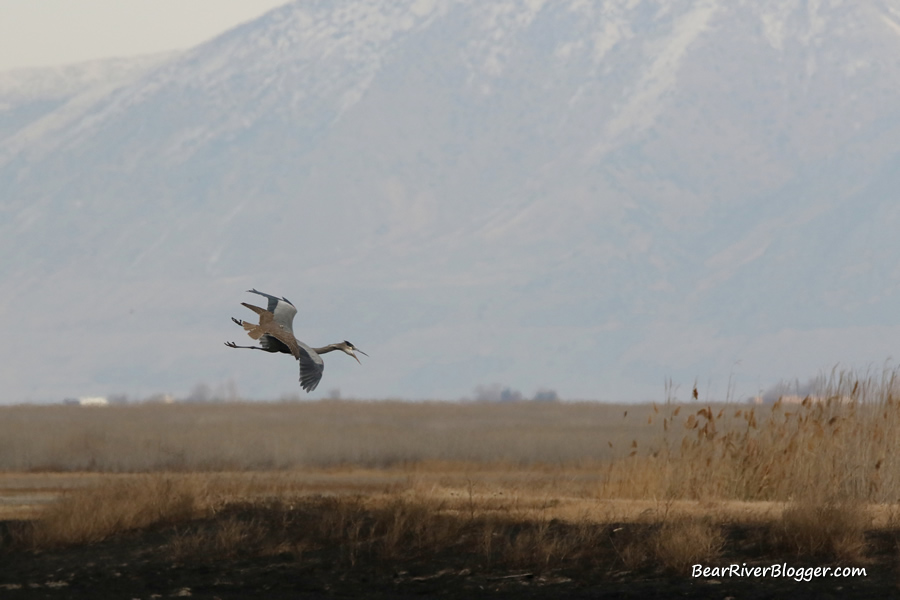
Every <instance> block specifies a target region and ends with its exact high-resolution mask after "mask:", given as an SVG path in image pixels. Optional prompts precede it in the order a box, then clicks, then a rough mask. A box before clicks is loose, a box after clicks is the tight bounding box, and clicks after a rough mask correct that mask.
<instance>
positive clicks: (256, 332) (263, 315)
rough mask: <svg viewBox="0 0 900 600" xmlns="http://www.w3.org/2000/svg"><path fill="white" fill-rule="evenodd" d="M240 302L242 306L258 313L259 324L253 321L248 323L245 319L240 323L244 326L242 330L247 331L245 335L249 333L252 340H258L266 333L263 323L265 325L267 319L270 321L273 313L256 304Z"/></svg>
mask: <svg viewBox="0 0 900 600" xmlns="http://www.w3.org/2000/svg"><path fill="white" fill-rule="evenodd" d="M241 304H243V305H244V306H246V307H247V308H249V309H250V310H252V311H253V312H255V313H256V314H258V315H259V324H258V325H256V324H254V323H248V322H247V321H244V322H243V323H242V324H243V326H244V330H245V331H246V332H247V335H249V336H250V337H251V338H253V339H254V340H258V339H259V338H261V337H262V336H263V335H264V334H265V333H266V331H265V328H264V327H263V325H265V324H267V323H268V322H269V321H271V320H272V318H273V317H274V315H273V314H272V313H271V312H269V311H267V310H266V309H264V308H260V307H258V306H253V305H252V304H247V303H246V302H241Z"/></svg>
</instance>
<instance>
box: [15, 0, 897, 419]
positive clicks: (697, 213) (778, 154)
mask: <svg viewBox="0 0 900 600" xmlns="http://www.w3.org/2000/svg"><path fill="white" fill-rule="evenodd" d="M103 69H105V70H106V71H103V70H102V69H101V67H100V66H99V65H94V66H93V67H90V68H88V67H83V66H81V67H80V66H73V67H69V68H68V70H67V71H66V73H65V74H62V71H63V70H61V69H57V70H49V71H43V70H41V71H28V72H11V73H6V74H0V186H2V187H0V189H2V192H0V194H2V196H0V215H2V221H0V234H2V235H0V251H2V255H0V256H2V258H0V272H2V274H3V277H2V279H0V294H2V296H0V315H2V316H3V318H4V323H5V327H4V333H5V334H6V337H7V339H8V340H16V343H10V344H8V345H7V349H6V350H0V378H2V382H3V389H4V390H5V394H6V395H5V397H4V398H2V400H5V401H17V400H21V399H24V398H35V399H38V398H51V397H56V396H59V397H61V396H64V395H79V394H88V393H108V392H117V391H121V392H128V393H133V394H142V393H150V392H154V391H174V392H176V393H183V392H184V391H186V390H187V389H188V388H189V387H190V386H191V385H192V384H194V383H196V382H200V381H206V382H217V381H225V380H227V379H232V380H233V381H234V382H236V384H237V386H238V389H239V390H240V391H241V392H242V393H243V394H244V395H247V396H250V397H272V396H276V395H278V394H281V393H293V392H295V391H297V390H298V389H299V388H298V387H297V383H296V373H295V372H294V371H295V370H296V364H294V365H293V366H292V364H291V363H290V361H289V360H288V359H286V358H284V357H281V359H280V360H279V358H278V357H266V356H262V357H261V356H256V355H255V354H254V355H250V356H245V355H241V354H240V353H238V352H234V351H229V350H228V349H226V348H224V346H222V344H221V343H222V342H223V341H225V340H229V339H236V338H238V339H239V338H240V337H241V335H242V334H241V331H240V330H236V329H235V328H234V326H233V325H231V324H230V321H229V319H228V317H229V316H241V317H246V316H247V315H242V314H241V311H243V310H244V309H242V308H241V307H240V306H239V305H238V303H239V302H241V301H247V300H248V298H247V297H246V296H245V295H243V294H242V290H245V289H248V288H250V287H256V288H258V289H262V290H264V291H269V292H272V293H277V294H279V295H281V294H283V295H285V296H287V297H288V298H289V299H291V300H292V301H294V303H295V304H297V305H298V308H299V309H300V312H299V314H298V316H297V320H296V323H295V330H296V331H297V334H298V336H299V337H300V338H301V339H304V340H305V341H307V342H309V343H312V344H314V345H322V344H325V343H329V342H333V341H338V340H340V339H350V340H352V341H353V343H354V344H357V345H358V346H359V347H361V348H363V350H365V351H366V352H368V353H369V354H370V355H371V356H372V358H371V360H369V361H367V362H364V365H363V366H362V367H360V366H359V365H356V364H355V363H353V362H352V361H341V360H340V357H331V356H329V357H327V358H328V360H326V365H327V368H326V374H325V378H324V380H323V384H322V386H321V387H322V390H320V391H319V392H317V394H320V393H322V392H325V391H327V390H329V389H331V388H333V387H340V388H341V389H343V390H344V393H345V395H346V394H347V393H349V394H352V395H357V396H364V397H385V396H401V397H437V398H454V397H459V396H462V395H465V394H467V393H470V392H471V391H472V390H473V389H474V388H475V386H476V385H478V384H487V383H491V382H502V383H504V384H507V385H511V386H513V387H516V388H521V389H522V390H524V391H525V393H526V395H528V393H529V392H530V391H531V390H534V389H537V388H538V387H548V388H553V389H556V390H558V392H559V393H560V395H561V396H563V397H568V398H573V397H581V398H602V399H609V400H618V399H626V400H627V399H643V398H659V396H660V395H661V394H662V382H663V379H664V378H665V377H672V378H673V379H674V380H675V381H681V382H683V383H684V384H685V385H687V384H689V383H690V382H692V381H693V379H694V378H697V379H699V380H700V381H701V382H710V384H711V386H712V388H713V391H712V393H714V394H718V395H719V396H722V395H724V394H725V393H726V391H727V390H726V387H727V385H728V383H727V381H728V380H729V378H730V379H731V381H732V382H734V383H735V385H736V386H737V393H753V392H755V391H757V390H758V389H760V388H762V387H768V385H769V384H771V383H772V382H773V381H774V380H777V379H779V378H785V377H788V378H790V377H799V378H805V377H806V376H808V375H810V374H811V373H812V372H815V371H816V370H818V369H821V368H829V367H831V366H833V365H834V364H835V363H838V362H841V363H844V364H851V365H852V364H857V365H866V364H869V363H872V362H874V363H879V364H880V362H881V361H883V360H885V359H887V358H888V357H890V356H891V355H892V353H893V339H896V337H897V336H896V335H892V334H897V333H900V318H898V317H897V311H896V310H895V307H896V305H897V301H898V285H900V267H898V265H900V260H898V258H900V243H898V241H897V236H896V234H895V232H896V231H897V230H898V227H900V203H898V194H897V190H898V189H900V104H898V102H897V100H898V98H900V8H898V7H897V6H896V4H895V3H892V2H887V1H877V0H868V1H859V0H856V1H849V0H848V1H840V0H832V1H830V2H826V1H822V2H813V1H800V0H797V1H789V0H772V1H758V2H726V1H724V0H720V1H715V0H706V1H701V0H694V1H690V2H683V3H671V2H663V1H656V2H653V1H646V0H645V1H642V2H633V1H630V0H629V1H626V0H621V1H606V2H584V1H579V0H572V1H569V2H549V1H543V2H542V1H539V0H530V1H526V0H518V1H516V0H508V1H505V2H500V1H498V2H490V3H484V2H476V1H474V0H471V1H466V0H455V1H444V2H440V1H427V0H406V1H401V0H390V1H388V0H383V1H378V0H366V1H364V0H356V1H346V2H326V1H311V2H306V1H300V2H297V3H294V4H290V5H286V6H283V7H281V8H279V9H276V10H274V11H272V12H270V13H268V14H267V15H265V16H263V17H261V18H260V19H258V20H256V21H253V22H250V23H247V24H245V25H243V26H240V27H238V28H235V29H233V30H231V31H229V32H227V33H226V34H224V35H222V36H220V37H218V38H215V39H213V40H211V41H210V42H208V43H206V44H203V45H201V46H198V47H196V48H194V49H192V50H190V51H187V52H184V53H179V54H177V55H167V56H165V57H150V58H148V59H147V60H145V61H139V62H134V61H122V62H105V63H104V65H103ZM248 354H249V353H248ZM351 363H352V364H351ZM716 386H718V387H716Z"/></svg>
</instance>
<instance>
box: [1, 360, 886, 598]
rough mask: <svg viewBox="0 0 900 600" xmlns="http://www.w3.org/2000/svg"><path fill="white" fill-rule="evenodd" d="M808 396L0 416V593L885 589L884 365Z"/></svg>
mask: <svg viewBox="0 0 900 600" xmlns="http://www.w3.org/2000/svg"><path fill="white" fill-rule="evenodd" d="M819 387H820V389H818V390H817V391H816V392H815V394H812V395H810V396H809V397H806V398H797V399H790V400H791V401H788V400H784V401H779V402H776V403H775V404H768V405H750V404H743V403H727V404H710V403H704V402H700V401H688V402H677V401H674V400H670V401H667V402H661V403H659V404H648V405H610V404H599V403H565V402H560V403H556V402H516V403H502V404H479V403H438V402H434V403H425V402H422V403H409V402H397V401H367V402H363V401H320V402H282V403H222V404H194V405H191V404H171V405H161V404H143V405H123V406H106V407H78V406H26V405H22V406H9V407H4V408H0V563H2V564H3V568H2V569H0V596H3V597H9V598H26V597H27V598H30V597H48V598H53V597H58V598H65V597H94V598H102V597H125V596H123V594H125V595H127V597H131V598H138V597H141V598H144V597H146V598H150V597H173V596H193V597H208V598H223V599H224V598H248V597H260V598H298V597H303V598H324V597H334V596H337V597H340V596H345V597H353V596H362V595H365V596H368V597H372V596H374V597H385V598H388V597H390V598H393V597H428V596H432V595H442V596H445V597H474V596H491V597H517V598H518V597H529V598H543V597H548V598H549V597H584V598H593V597H648V596H650V597H652V596H667V597H668V596H677V595H681V596H693V597H709V598H725V597H729V596H731V597H734V598H747V597H749V598H757V597H758V598H764V597H780V596H783V595H785V594H787V593H790V594H791V595H793V596H799V597H820V596H822V595H823V594H832V595H836V596H837V595H839V596H841V597H855V596H858V597H872V596H875V595H877V596H878V597H887V596H892V595H894V596H895V595H898V593H900V588H898V585H897V584H898V581H900V579H898V566H900V546H898V540H900V453H898V452H897V444H898V442H897V441H898V440H900V379H898V377H897V373H896V372H885V373H881V374H878V375H877V376H869V375H866V376H863V377H857V376H853V375H848V374H846V373H838V374H833V375H832V376H831V377H830V378H828V379H827V380H823V381H822V383H821V385H820V386H819ZM698 564H699V565H702V566H704V567H724V566H728V565H732V564H734V565H741V566H743V567H747V568H750V569H752V568H755V567H770V566H771V565H781V566H782V569H784V568H788V569H791V570H792V572H793V574H794V575H795V576H792V577H785V576H781V577H773V576H771V572H770V574H769V575H767V576H753V575H739V574H733V575H723V574H716V575H715V576H712V575H710V576H705V577H704V576H700V577H696V576H694V571H695V567H694V565H698ZM817 567H822V568H831V569H841V570H842V574H844V573H843V569H852V568H857V569H864V574H863V571H857V572H855V573H854V572H850V571H848V572H847V573H846V576H845V577H835V576H834V575H833V574H829V575H818V576H816V574H815V573H814V571H813V569H815V568H817ZM782 575H783V574H782ZM804 579H805V581H803V580H804ZM798 580H801V581H798Z"/></svg>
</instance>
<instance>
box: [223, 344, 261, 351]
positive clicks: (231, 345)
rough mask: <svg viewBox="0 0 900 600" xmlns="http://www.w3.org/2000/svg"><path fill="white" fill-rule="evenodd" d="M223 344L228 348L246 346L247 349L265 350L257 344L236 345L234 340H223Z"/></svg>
mask: <svg viewBox="0 0 900 600" xmlns="http://www.w3.org/2000/svg"><path fill="white" fill-rule="evenodd" d="M225 345H226V346H228V347H229V348H246V349H247V350H265V348H260V347H259V346H238V345H237V344H235V343H234V342H225Z"/></svg>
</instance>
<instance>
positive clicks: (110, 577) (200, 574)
mask: <svg viewBox="0 0 900 600" xmlns="http://www.w3.org/2000/svg"><path fill="white" fill-rule="evenodd" d="M141 477H142V475H109V474H97V473H91V474H80V473H66V474H61V473H24V474H23V473H17V474H5V475H0V564H2V568H0V598H4V599H5V598H13V599H16V598H170V597H195V598H220V599H222V600H225V599H228V598H340V597H347V598H350V597H367V598H370V597H371V598H428V597H443V598H474V597H495V598H657V597H659V598H662V597H665V598H673V597H676V598H677V597H685V598H688V597H689V598H718V599H725V598H734V599H741V598H750V599H756V598H784V597H792V598H797V599H799V598H875V597H877V598H891V597H900V588H898V585H897V583H898V581H900V572H898V560H897V540H898V539H900V532H896V531H894V530H893V529H891V527H890V524H891V522H892V518H891V515H892V514H893V512H892V511H891V510H890V509H889V508H883V509H880V510H873V511H872V513H871V514H872V517H871V519H872V520H871V524H870V532H869V533H868V534H867V536H866V545H867V550H866V552H865V556H864V558H862V559H860V560H858V561H856V562H854V563H853V566H861V567H864V568H865V570H866V574H865V575H864V576H852V577H845V578H835V577H818V578H812V579H811V580H810V581H795V580H794V579H793V578H788V577H780V578H774V577H721V576H715V577H705V578H704V577H692V576H691V574H690V570H689V569H682V570H681V571H677V570H676V571H673V570H672V569H671V568H665V567H664V566H663V565H661V564H659V563H658V562H654V560H653V559H652V558H650V559H649V560H629V558H628V556H623V555H622V554H623V553H625V554H627V551H628V550H627V549H628V548H629V547H630V546H629V543H630V541H633V540H640V539H645V538H647V536H649V535H652V532H653V531H655V530H656V529H657V528H658V527H659V522H660V520H661V519H663V520H665V519H671V518H674V517H675V516H678V517H702V516H704V515H710V516H714V517H715V520H716V522H718V523H722V524H723V531H724V534H725V539H724V546H723V550H722V552H721V554H720V555H719V557H718V558H717V559H716V560H715V562H714V563H713V564H709V565H707V566H721V565H730V564H739V565H742V564H746V565H747V566H748V567H754V566H763V567H765V566H770V565H772V564H787V566H789V567H791V568H800V567H803V568H806V567H812V568H814V567H837V566H851V565H850V564H849V563H847V562H841V561H839V560H836V559H835V558H834V557H830V556H827V555H824V554H815V553H813V554H811V555H798V554H787V553H784V552H783V551H781V550H779V549H778V548H776V547H774V546H773V545H772V544H771V543H770V542H769V541H768V540H770V539H771V537H772V535H771V534H772V532H773V528H776V527H777V523H778V522H779V519H780V516H781V514H782V511H783V510H784V506H783V505H782V504H781V503H764V502H756V503H749V502H693V501H678V502H668V503H666V502H654V501H630V500H604V499H598V498H597V497H596V496H593V497H592V495H591V494H590V489H591V485H592V481H591V477H590V475H589V474H586V473H582V472H579V471H578V470H570V471H565V470H559V471H553V472H551V471H548V472H546V473H544V474H540V473H535V471H534V470H533V469H532V470H528V471H527V472H517V471H515V470H511V469H500V470H497V471H495V472H491V471H487V470H482V471H478V472H453V471H452V469H448V470H446V471H445V472H439V471H435V470H434V469H431V470H428V471H424V472H410V471H403V470H395V471H390V470H378V469H371V470H367V469H344V470H341V469H331V470H318V471H317V470H309V471H294V472H289V473H246V472H242V473H231V474H228V473H225V474H217V475H216V478H217V481H219V482H222V481H226V482H227V483H228V485H227V486H225V487H224V488H223V489H226V488H227V489H228V490H232V493H233V494H234V495H235V499H234V501H228V502H226V503H225V504H223V505H222V508H220V509H218V510H216V511H213V512H212V513H209V514H205V515H203V516H200V517H197V518H194V519H190V520H188V521H181V522H177V523H160V524H156V525H153V526H151V527H147V528H144V529H140V530H134V531H126V532H121V533H117V534H115V535H111V536H109V537H108V538H107V539H104V540H102V541H99V542H95V543H86V544H75V545H69V546H63V547H59V548H50V549H42V550H34V549H30V548H26V547H22V546H21V545H17V543H16V540H17V539H21V532H22V531H23V530H24V528H27V527H28V526H29V525H28V523H29V522H35V521H34V519H37V518H39V517H40V516H41V515H42V514H44V513H45V511H47V510H48V508H49V507H51V506H52V505H53V502H54V500H57V499H58V498H60V497H61V496H62V495H65V494H71V493H77V490H80V489H87V488H89V487H92V486H97V485H99V484H102V483H103V482H108V481H110V480H119V481H122V480H129V479H135V480H137V479H140V478H141ZM185 477H189V475H185ZM73 490H74V492H73ZM253 494H258V496H259V498H258V499H254V498H252V497H250V496H252V495H253ZM275 496H277V497H279V498H290V499H291V503H290V504H289V505H288V504H284V503H283V502H281V501H279V503H278V504H277V506H276V507H275V508H273V505H272V504H271V502H268V501H265V500H263V499H264V498H272V497H275ZM346 498H357V499H359V505H358V508H357V509H356V510H357V512H356V513H353V514H354V515H355V516H354V517H353V518H355V519H357V520H356V521H353V522H354V523H356V525H355V527H356V537H353V531H354V526H352V523H351V526H349V528H347V531H349V532H350V534H348V535H342V536H331V537H329V536H328V535H326V534H324V533H323V530H325V529H329V528H331V525H329V523H336V521H335V520H334V519H335V510H336V509H335V507H338V506H343V505H341V504H340V502H341V501H342V499H346ZM335 502H337V503H338V504H335ZM397 502H401V503H406V504H403V506H406V507H413V506H424V507H431V508H428V510H432V509H434V507H440V513H441V514H440V515H439V516H434V515H431V516H430V517H429V518H428V519H426V520H424V521H423V523H424V524H423V525H421V527H420V528H418V529H417V528H416V527H415V526H411V527H409V528H407V529H406V530H403V531H402V532H401V534H400V535H401V537H398V538H397V539H396V540H394V542H393V545H392V546H390V547H387V546H386V545H385V542H384V541H383V539H382V538H383V537H384V536H385V535H387V534H384V535H382V534H378V536H376V535H374V534H372V535H371V536H370V537H369V538H365V536H364V535H363V534H361V533H360V531H363V532H364V531H365V530H366V529H367V528H368V529H369V530H371V531H373V532H374V531H375V530H376V529H377V527H378V526H380V525H378V523H390V522H393V521H391V519H393V520H394V521H396V519H397V517H396V515H397V514H399V513H397V512H396V509H391V508H390V507H391V506H393V505H395V504H396V503H397ZM416 503H418V504H416ZM340 510H344V509H343V508H341V509H340ZM390 510H394V512H393V513H391V512H390ZM434 510H437V509H434ZM379 511H381V512H379ZM342 514H343V513H342ZM379 515H381V516H379ZM342 518H343V517H342ZM379 519H381V520H380V521H379ZM350 520H351V521H352V520H353V519H350ZM236 524H237V525H240V527H239V528H238V529H239V531H238V532H237V533H235V532H234V530H235V526H236ZM323 524H324V525H323ZM488 525H489V526H490V527H491V528H493V529H491V531H493V533H492V534H491V535H492V536H493V538H492V539H493V540H494V542H493V543H494V544H495V545H498V546H499V544H500V542H501V541H502V542H503V543H505V544H507V546H506V550H505V551H502V552H501V551H499V550H498V551H494V552H491V551H490V550H485V549H484V543H485V542H484V541H483V540H482V541H479V540H481V538H482V537H484V531H486V530H487V529H485V528H486V527H487V526H488ZM340 526H341V527H346V525H345V524H341V525H340ZM335 527H337V525H335ZM436 529H439V530H441V531H442V532H443V531H444V530H445V529H446V530H447V531H449V532H450V533H448V534H446V535H445V536H444V540H445V541H444V542H442V543H435V544H433V545H428V544H424V543H422V544H420V543H419V542H418V540H417V538H416V536H419V537H421V536H430V535H432V534H433V530H436ZM229 532H231V533H229ZM535 532H540V535H541V536H543V537H542V538H541V540H542V541H541V544H543V545H544V546H548V545H549V546H552V545H553V544H559V543H561V542H560V540H570V539H573V538H578V539H580V540H583V542H582V547H581V549H580V550H579V551H578V552H572V551H571V550H566V547H565V546H558V547H554V548H553V552H554V558H553V559H552V560H550V559H544V558H541V557H537V556H536V555H535V556H531V555H528V556H525V555H521V552H520V553H519V554H515V553H514V552H513V551H514V550H516V548H518V546H517V545H516V540H517V539H518V540H524V539H526V538H527V537H528V536H529V535H532V536H533V535H537V534H536V533H535ZM326 533H327V532H326ZM388 533H389V532H388ZM229 535H230V536H231V537H228V536H229ZM379 536H380V537H379ZM402 536H407V537H402ZM226 538H227V539H226ZM376 538H377V539H376ZM489 539H491V538H490V536H489ZM285 540H294V541H291V542H290V543H285ZM522 547H523V548H525V546H524V545H522ZM631 547H633V546H631ZM548 556H549V554H548Z"/></svg>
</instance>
